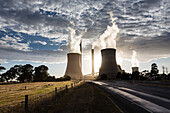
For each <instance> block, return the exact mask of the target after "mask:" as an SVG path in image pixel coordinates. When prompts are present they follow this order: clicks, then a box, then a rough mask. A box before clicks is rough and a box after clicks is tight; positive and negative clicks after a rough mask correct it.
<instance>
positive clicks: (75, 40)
mask: <svg viewBox="0 0 170 113" xmlns="http://www.w3.org/2000/svg"><path fill="white" fill-rule="evenodd" d="M69 30H70V38H69V53H80V41H81V37H82V36H83V34H80V35H79V36H76V35H75V34H76V32H75V30H74V29H72V28H69ZM85 32H86V30H85Z"/></svg>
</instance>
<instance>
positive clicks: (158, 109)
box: [92, 81, 170, 113]
mask: <svg viewBox="0 0 170 113" xmlns="http://www.w3.org/2000/svg"><path fill="white" fill-rule="evenodd" d="M92 82H93V83H94V84H97V85H99V86H100V87H101V88H102V89H103V90H104V91H105V92H106V93H107V94H109V96H110V98H111V99H112V100H113V101H114V102H115V103H116V104H117V105H118V106H119V107H120V109H122V112H124V113H170V87H166V86H164V87H160V86H152V85H151V84H152V83H150V84H149V85H141V84H130V83H128V82H126V81H112V82H111V81H92Z"/></svg>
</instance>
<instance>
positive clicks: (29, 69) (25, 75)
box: [14, 64, 34, 82]
mask: <svg viewBox="0 0 170 113" xmlns="http://www.w3.org/2000/svg"><path fill="white" fill-rule="evenodd" d="M14 67H15V66H14ZM33 71H34V70H33V66H32V65H31V64H26V65H23V66H20V67H19V69H18V72H17V73H19V74H18V75H19V76H18V78H17V80H19V81H20V82H25V81H27V82H31V80H32V77H33Z"/></svg>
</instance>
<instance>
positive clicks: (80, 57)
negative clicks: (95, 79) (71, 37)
mask: <svg viewBox="0 0 170 113" xmlns="http://www.w3.org/2000/svg"><path fill="white" fill-rule="evenodd" d="M80 54H81V56H80V66H81V67H80V68H81V69H82V57H83V56H82V40H81V41H80Z"/></svg>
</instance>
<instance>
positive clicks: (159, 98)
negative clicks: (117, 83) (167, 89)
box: [117, 87, 170, 102]
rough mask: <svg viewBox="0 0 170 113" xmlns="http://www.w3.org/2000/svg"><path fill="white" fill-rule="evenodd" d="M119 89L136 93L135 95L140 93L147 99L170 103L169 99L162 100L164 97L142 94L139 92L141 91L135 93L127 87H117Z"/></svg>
mask: <svg viewBox="0 0 170 113" xmlns="http://www.w3.org/2000/svg"><path fill="white" fill-rule="evenodd" d="M117 88H118V89H123V90H126V91H130V92H134V93H138V94H141V95H144V96H147V97H151V98H155V99H158V100H161V101H164V102H170V100H169V99H165V98H162V97H158V96H154V95H150V94H146V93H142V92H139V91H135V90H133V89H129V88H125V87H117Z"/></svg>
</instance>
